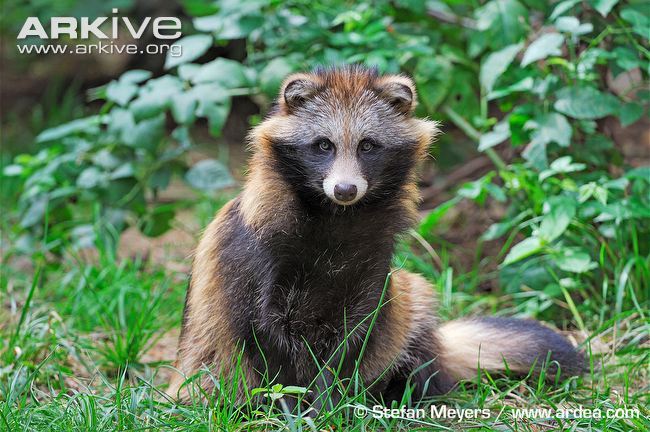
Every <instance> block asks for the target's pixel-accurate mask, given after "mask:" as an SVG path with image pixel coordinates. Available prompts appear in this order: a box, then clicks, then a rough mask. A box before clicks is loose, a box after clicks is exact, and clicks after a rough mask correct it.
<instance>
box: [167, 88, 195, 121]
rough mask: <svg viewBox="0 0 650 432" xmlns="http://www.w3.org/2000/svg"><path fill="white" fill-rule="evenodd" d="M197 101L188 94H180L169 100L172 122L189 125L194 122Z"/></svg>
mask: <svg viewBox="0 0 650 432" xmlns="http://www.w3.org/2000/svg"><path fill="white" fill-rule="evenodd" d="M197 106H198V101H197V100H196V98H195V97H194V95H192V94H190V93H180V94H177V95H174V96H172V98H171V111H172V116H173V117H174V120H176V122H177V123H179V124H189V123H192V122H193V121H194V118H195V115H194V112H195V111H196V107H197Z"/></svg>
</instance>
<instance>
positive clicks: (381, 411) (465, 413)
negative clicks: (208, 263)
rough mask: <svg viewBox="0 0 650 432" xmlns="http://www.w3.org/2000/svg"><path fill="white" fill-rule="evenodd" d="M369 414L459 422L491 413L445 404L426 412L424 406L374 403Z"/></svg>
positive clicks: (434, 406)
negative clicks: (389, 406)
mask: <svg viewBox="0 0 650 432" xmlns="http://www.w3.org/2000/svg"><path fill="white" fill-rule="evenodd" d="M370 415H371V416H372V417H374V418H376V419H380V418H394V417H401V418H407V419H423V418H427V417H429V418H444V419H449V420H457V421H459V422H460V421H463V420H471V419H483V420H485V419H489V418H490V415H491V413H490V410H489V409H487V408H483V409H479V408H474V409H458V408H450V407H448V406H446V405H440V406H438V405H431V407H430V408H429V410H428V412H427V410H425V409H424V408H408V407H406V406H402V407H400V408H387V407H385V406H382V405H374V406H373V407H372V409H371V410H370Z"/></svg>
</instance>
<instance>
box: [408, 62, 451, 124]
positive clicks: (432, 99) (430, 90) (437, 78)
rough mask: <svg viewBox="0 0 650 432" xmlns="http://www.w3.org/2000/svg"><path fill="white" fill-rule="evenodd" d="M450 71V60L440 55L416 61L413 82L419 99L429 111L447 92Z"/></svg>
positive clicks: (432, 110)
mask: <svg viewBox="0 0 650 432" xmlns="http://www.w3.org/2000/svg"><path fill="white" fill-rule="evenodd" d="M452 71H453V66H452V64H451V62H450V61H449V60H448V59H447V58H445V57H442V56H437V57H424V58H421V59H420V60H419V61H418V64H417V66H416V67H415V72H414V77H415V82H416V84H417V87H418V92H419V96H420V100H422V103H423V104H424V106H425V107H426V108H427V110H428V111H429V112H434V111H435V110H436V108H438V106H439V105H440V104H441V103H442V101H444V100H445V98H446V97H447V95H448V94H449V90H450V88H451V82H452Z"/></svg>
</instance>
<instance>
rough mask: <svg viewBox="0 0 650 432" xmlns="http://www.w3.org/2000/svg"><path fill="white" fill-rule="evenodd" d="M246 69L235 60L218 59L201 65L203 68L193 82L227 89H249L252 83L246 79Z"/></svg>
mask: <svg viewBox="0 0 650 432" xmlns="http://www.w3.org/2000/svg"><path fill="white" fill-rule="evenodd" d="M245 69H246V68H245V67H244V66H243V65H242V64H241V63H239V62H236V61H234V60H229V59H225V58H218V59H216V60H213V61H211V62H209V63H206V64H204V65H201V68H200V69H199V70H198V71H197V72H196V74H194V76H193V77H192V82H193V83H195V84H200V83H212V82H214V83H218V84H220V85H221V86H222V87H224V88H227V89H232V88H238V87H247V86H248V85H249V84H250V83H249V82H248V78H247V77H246V73H245Z"/></svg>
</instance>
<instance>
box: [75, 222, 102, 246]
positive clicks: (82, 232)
mask: <svg viewBox="0 0 650 432" xmlns="http://www.w3.org/2000/svg"><path fill="white" fill-rule="evenodd" d="M70 239H71V240H72V243H73V244H74V248H75V249H77V250H79V249H88V248H92V247H94V246H95V240H96V236H95V228H94V227H93V226H92V225H90V224H85V225H78V226H76V227H74V228H73V229H72V230H71V231H70Z"/></svg>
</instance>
